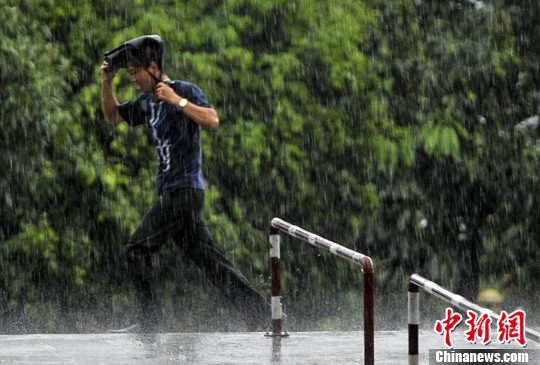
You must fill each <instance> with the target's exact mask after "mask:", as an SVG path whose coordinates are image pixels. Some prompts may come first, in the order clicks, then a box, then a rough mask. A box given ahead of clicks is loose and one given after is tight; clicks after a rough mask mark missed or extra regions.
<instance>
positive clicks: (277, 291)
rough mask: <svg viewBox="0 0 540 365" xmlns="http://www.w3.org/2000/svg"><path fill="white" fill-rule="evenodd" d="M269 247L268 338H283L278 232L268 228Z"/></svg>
mask: <svg viewBox="0 0 540 365" xmlns="http://www.w3.org/2000/svg"><path fill="white" fill-rule="evenodd" d="M268 243H269V245H270V275H271V278H272V283H271V291H272V298H271V306H272V308H271V310H272V334H270V336H285V335H284V334H283V332H282V331H283V319H282V318H283V312H282V308H281V252H280V236H279V231H278V230H277V229H275V228H274V227H270V235H269V239H268Z"/></svg>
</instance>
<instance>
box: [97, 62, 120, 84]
mask: <svg viewBox="0 0 540 365" xmlns="http://www.w3.org/2000/svg"><path fill="white" fill-rule="evenodd" d="M107 67H109V62H107V61H103V63H102V64H101V79H102V80H103V82H111V81H112V79H114V77H115V76H116V72H117V71H118V70H114V69H113V70H108V69H107Z"/></svg>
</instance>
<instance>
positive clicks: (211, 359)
mask: <svg viewBox="0 0 540 365" xmlns="http://www.w3.org/2000/svg"><path fill="white" fill-rule="evenodd" d="M452 339H453V341H454V344H455V345H454V348H463V349H496V348H499V349H501V348H502V349H512V350H523V349H522V348H521V347H520V346H519V345H518V344H517V343H515V341H514V342H511V343H507V344H499V343H495V344H493V343H490V344H488V345H472V344H468V343H466V341H465V340H464V336H463V335H460V334H459V332H458V333H456V334H453V335H452ZM443 347H444V343H443V337H442V336H440V335H438V334H436V333H434V331H421V332H420V358H419V363H420V364H429V361H428V353H429V349H440V348H443ZM526 349H527V350H534V351H535V352H537V351H540V344H537V343H535V342H532V341H529V344H528V345H527V347H526ZM407 352H408V335H407V331H380V332H376V333H375V363H376V364H407V363H408V355H407ZM363 362H364V346H363V333H362V332H292V333H290V334H289V337H285V338H270V337H266V336H265V335H264V334H263V333H256V332H226V333H160V334H152V335H137V334H57V335H54V334H36V335H3V336H0V364H81V365H83V364H93V365H97V364H130V365H131V364H135V365H137V364H340V365H343V364H363Z"/></svg>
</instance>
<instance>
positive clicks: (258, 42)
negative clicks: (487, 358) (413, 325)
mask: <svg viewBox="0 0 540 365" xmlns="http://www.w3.org/2000/svg"><path fill="white" fill-rule="evenodd" d="M458 3H460V2H458V1H450V2H434V1H427V0H422V1H414V2H413V1H405V0H399V1H392V2H388V1H383V0H370V1H325V0H309V1H283V0H271V1H261V0H223V1H215V2H211V1H177V2H171V1H160V0H158V1H152V2H148V1H144V0H140V1H136V2H133V1H125V0H121V1H110V0H98V1H94V2H86V3H84V4H82V3H81V4H76V5H74V4H72V2H68V1H38V0H22V1H16V2H15V1H10V0H8V2H7V5H6V6H5V10H3V11H2V13H0V21H1V25H0V35H1V36H2V42H1V43H0V58H1V59H2V61H3V63H2V65H3V67H1V70H0V83H1V85H2V88H1V89H0V96H1V99H2V108H1V109H0V137H1V139H2V141H3V143H2V144H0V164H1V166H2V167H3V168H2V169H1V170H0V187H1V188H0V242H1V245H2V246H1V247H0V268H1V270H2V273H3V277H2V279H0V298H1V299H2V300H1V301H0V315H1V319H0V324H1V325H2V330H3V331H58V330H63V329H65V330H71V331H72V330H74V328H79V329H80V328H83V329H82V330H83V331H88V330H95V329H100V325H102V324H103V323H109V324H110V323H114V322H115V321H118V322H121V321H122V320H124V319H125V316H127V315H128V314H129V313H130V311H131V310H132V309H131V307H130V304H129V303H130V302H131V300H130V299H131V292H130V290H129V287H128V286H127V285H125V280H124V279H125V278H124V274H125V273H124V270H123V259H122V252H123V249H124V246H125V243H126V241H127V239H128V238H129V235H130V233H132V232H133V230H134V229H135V227H136V226H137V223H138V221H139V219H140V217H141V216H142V214H144V212H145V211H146V209H147V208H148V207H149V205H150V204H151V203H152V201H153V199H154V198H155V192H154V186H153V179H154V177H153V175H154V171H155V168H156V165H155V161H154V154H155V152H154V151H153V147H152V146H151V143H149V141H150V138H149V136H148V134H147V133H146V132H145V130H144V128H130V127H128V126H127V125H125V124H121V125H118V126H110V125H107V124H106V123H105V121H104V120H103V117H102V114H101V106H100V84H99V81H100V80H99V66H100V63H101V60H102V57H103V53H104V52H105V51H107V50H109V49H112V48H114V47H116V46H118V45H119V44H121V43H122V42H124V41H125V40H127V39H130V38H133V37H136V36H139V35H141V34H150V33H152V34H160V35H161V36H162V37H163V39H164V40H165V42H166V45H167V56H166V72H167V73H168V74H169V76H170V77H171V78H175V79H184V80H187V81H190V82H193V83H195V84H197V85H199V86H200V87H201V88H202V89H203V90H204V91H205V94H206V96H207V97H208V99H209V100H210V102H211V103H213V104H214V106H215V108H216V109H217V111H218V114H219V116H220V120H221V126H220V128H219V129H218V130H217V131H215V132H204V134H203V139H204V161H205V163H204V173H205V176H206V178H207V195H206V214H207V220H208V222H209V223H210V226H211V231H212V234H213V235H214V237H215V238H216V240H217V241H218V242H219V243H220V244H221V245H222V247H223V248H224V249H225V250H226V251H227V253H228V254H229V255H230V257H231V259H232V260H233V261H234V262H235V263H236V264H237V265H238V266H239V267H240V268H241V270H242V271H243V272H244V273H245V274H246V276H248V278H249V279H250V280H252V281H253V282H254V283H255V285H256V286H257V287H258V288H260V289H261V290H262V291H263V292H264V293H265V294H268V280H267V277H268V270H269V269H268V265H267V261H268V253H267V246H266V239H267V238H266V235H267V230H268V224H269V221H270V219H271V218H272V217H274V216H279V217H281V218H283V219H286V220H288V221H290V222H291V223H293V224H297V225H300V226H302V227H304V228H306V229H308V230H311V231H314V232H316V233H317V234H319V235H321V236H324V237H327V238H329V239H331V240H333V241H336V242H339V243H341V244H343V245H345V246H348V247H351V248H353V249H355V250H358V251H360V252H363V253H366V254H369V255H370V256H372V257H373V258H374V261H375V264H376V266H375V271H376V276H377V288H378V289H377V291H378V294H379V295H381V296H384V295H389V296H390V297H389V298H394V297H392V295H395V293H396V292H398V293H399V292H400V291H403V292H404V291H405V286H404V285H405V281H406V279H407V278H408V276H409V275H410V274H411V273H412V272H419V273H421V274H424V275H425V276H427V277H429V278H430V279H433V280H435V281H439V282H441V284H443V285H445V286H448V287H450V289H453V290H455V291H458V292H460V294H463V295H465V296H474V294H475V292H476V291H477V289H478V288H479V287H480V288H482V287H485V286H488V285H490V286H495V287H497V288H498V289H499V290H501V291H502V292H503V294H505V296H506V297H507V298H511V297H515V298H519V300H522V301H523V303H519V305H522V306H525V308H526V309H529V308H532V304H529V303H527V301H530V303H535V302H538V300H539V299H540V298H539V294H538V291H537V290H536V288H537V287H538V284H539V283H538V278H540V275H538V265H537V261H538V252H539V250H538V248H539V244H538V242H539V238H540V237H539V236H540V231H539V229H538V227H540V224H538V223H539V222H538V217H540V215H538V214H537V212H536V207H537V206H538V202H537V199H538V198H537V197H538V196H539V194H538V187H537V184H535V182H536V181H537V178H538V176H537V174H538V172H537V171H538V167H539V166H538V164H539V158H540V148H539V147H538V143H537V140H538V136H537V133H538V132H537V130H536V129H535V127H534V126H532V127H531V126H530V127H528V128H527V127H523V128H516V125H517V124H518V123H520V122H521V121H524V120H526V118H529V117H533V116H535V115H539V114H540V97H539V95H540V93H539V91H538V85H540V79H539V78H540V72H539V69H540V64H539V62H538V55H537V49H536V47H535V45H537V44H539V42H540V39H539V38H540V33H539V31H538V29H539V25H538V19H537V18H538V17H537V16H536V14H538V13H540V9H539V4H538V3H537V2H527V6H525V5H522V4H520V3H519V2H515V1H510V0H497V1H493V2H489V4H487V2H486V6H485V7H483V8H479V9H475V8H467V7H463V6H457V4H458ZM134 5H135V6H134ZM115 88H116V90H117V96H118V99H119V100H120V101H126V100H129V99H131V98H133V97H135V96H136V95H137V92H136V90H135V88H133V87H132V86H131V85H130V82H129V77H128V75H127V74H126V73H125V72H123V71H121V72H120V74H119V77H117V79H116V80H115ZM523 125H525V124H523ZM171 246H172V245H169V246H166V247H165V249H164V251H163V252H162V258H163V260H162V262H163V263H164V269H163V271H162V273H161V275H162V278H163V280H162V282H163V286H162V287H161V288H160V290H161V291H162V294H163V297H164V302H165V303H167V308H168V310H169V311H170V312H171V313H172V314H170V316H171V317H174V316H175V315H174V311H177V310H178V308H179V307H182V308H183V310H192V311H193V313H198V312H197V310H199V311H200V309H198V307H199V306H200V303H197V302H196V300H194V299H192V298H198V297H201V298H204V299H205V300H212V298H213V295H214V293H213V292H212V291H208V290H205V289H200V288H198V287H197V285H196V284H197V283H200V282H202V281H203V280H204V275H203V274H202V273H200V272H199V271H198V270H197V269H194V268H192V267H191V266H190V264H189V263H187V262H184V261H183V259H182V257H179V255H178V252H176V251H175V249H174V248H173V247H171ZM282 255H283V266H284V272H283V280H284V288H285V294H284V298H285V302H286V305H288V306H289V309H290V310H288V312H289V317H290V318H291V319H292V317H295V315H296V316H297V317H298V320H297V322H296V324H298V325H299V326H300V327H302V328H307V329H309V328H312V327H310V323H309V319H310V318H309V315H308V314H306V312H309V311H306V310H305V308H308V309H310V310H313V311H314V313H315V315H316V316H327V317H326V319H325V320H321V322H320V323H321V324H320V325H319V327H318V328H319V329H332V328H334V327H339V326H352V327H353V328H354V326H357V324H356V323H352V324H351V323H348V322H347V321H346V320H344V318H346V317H347V314H348V313H349V312H347V313H345V312H340V313H336V312H332V311H330V312H328V313H322V312H317V310H316V309H317V307H318V304H319V303H327V302H329V301H331V300H334V299H335V298H337V299H336V300H338V301H339V302H340V303H341V305H342V306H354V305H355V303H356V304H357V305H359V304H358V297H357V295H356V294H353V293H355V291H357V290H358V291H359V290H360V288H361V285H362V275H361V272H360V270H359V269H358V268H356V267H354V266H353V265H351V264H350V263H348V262H346V261H342V260H336V259H334V258H332V257H331V256H329V254H326V253H321V252H318V251H316V250H314V249H312V248H311V247H307V246H306V245H304V244H300V243H298V242H295V241H294V240H290V239H285V241H284V247H283V249H282ZM471 283H472V285H468V284H471ZM523 293H528V294H527V295H524V294H523ZM471 299H474V298H471ZM381 300H383V299H381ZM517 300H518V299H516V302H515V303H514V302H508V304H510V305H514V304H515V305H518V303H517ZM396 302H397V299H396ZM527 305H529V307H527ZM77 308H78V309H77ZM186 308H187V309H186ZM357 309H358V308H354V309H351V312H354V310H357ZM291 311H292V312H291ZM43 313H45V314H43ZM81 313H86V315H85V316H84V319H81V317H82V316H81V315H80V314H81ZM291 314H292V315H291ZM203 316H204V315H203ZM187 318H189V315H183V316H182V320H183V321H188V319H187ZM8 319H9V320H8ZM16 321H20V323H21V328H11V327H10V326H11V323H14V322H16Z"/></svg>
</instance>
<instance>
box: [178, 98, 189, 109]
mask: <svg viewBox="0 0 540 365" xmlns="http://www.w3.org/2000/svg"><path fill="white" fill-rule="evenodd" d="M187 102H188V100H187V99H186V98H183V99H181V100H180V102H179V103H178V105H180V108H184V107H185V106H186V105H187Z"/></svg>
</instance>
